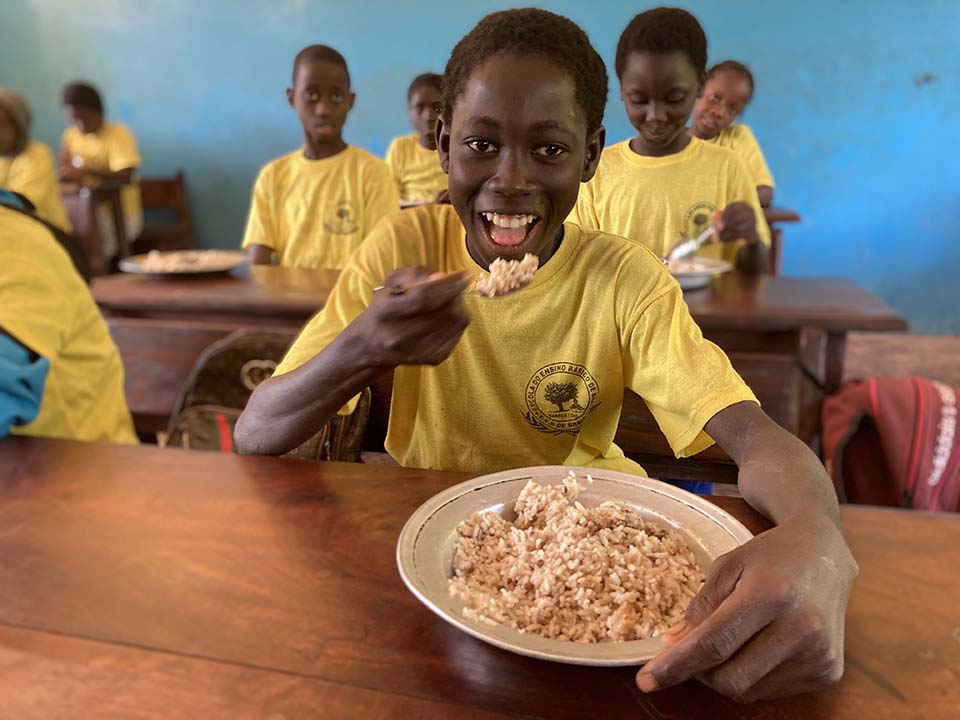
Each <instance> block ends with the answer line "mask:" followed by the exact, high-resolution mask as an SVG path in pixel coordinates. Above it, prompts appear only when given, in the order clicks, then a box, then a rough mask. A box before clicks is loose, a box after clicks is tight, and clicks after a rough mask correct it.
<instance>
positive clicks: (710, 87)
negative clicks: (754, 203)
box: [690, 60, 773, 207]
mask: <svg viewBox="0 0 960 720" xmlns="http://www.w3.org/2000/svg"><path fill="white" fill-rule="evenodd" d="M753 90H754V82H753V73H752V72H750V69H749V68H748V67H747V66H746V65H744V64H743V63H740V62H737V61H736V60H724V61H723V62H721V63H717V64H716V65H714V66H713V67H712V68H710V70H708V71H707V82H706V85H705V86H704V88H703V95H701V96H700V98H699V99H698V100H697V103H696V105H694V106H693V118H692V120H691V122H690V132H691V133H693V135H694V136H696V137H698V138H700V139H701V140H706V141H707V142H712V143H715V144H717V145H719V146H720V147H724V148H729V149H730V150H733V151H734V152H735V153H737V155H739V156H740V158H741V159H742V160H743V162H744V163H745V164H746V166H747V170H748V172H749V173H750V177H751V178H752V179H753V183H754V185H756V186H757V196H758V197H759V198H760V205H761V206H763V207H770V204H771V203H772V202H773V175H772V173H771V172H770V168H768V167H767V161H766V160H765V159H764V157H763V152H762V151H761V150H760V144H759V143H758V142H757V139H756V138H755V137H754V136H753V131H752V130H750V127H749V126H748V125H745V124H743V123H738V124H737V125H734V124H733V121H734V120H736V119H737V118H738V117H740V114H741V113H742V112H743V110H744V108H746V107H747V105H748V104H749V102H750V100H752V99H753Z"/></svg>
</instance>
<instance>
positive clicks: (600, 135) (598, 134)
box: [580, 125, 607, 182]
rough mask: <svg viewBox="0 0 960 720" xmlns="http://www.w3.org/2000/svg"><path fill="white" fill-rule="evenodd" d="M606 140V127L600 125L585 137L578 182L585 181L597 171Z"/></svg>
mask: <svg viewBox="0 0 960 720" xmlns="http://www.w3.org/2000/svg"><path fill="white" fill-rule="evenodd" d="M606 141H607V129H606V128H605V127H603V125H601V126H600V127H599V128H597V129H596V130H595V131H594V132H593V134H591V135H589V136H588V137H587V147H586V149H585V151H584V153H583V172H582V173H580V182H587V181H589V180H590V179H591V178H592V177H593V174H594V173H595V172H596V171H597V165H599V164H600V154H601V153H602V152H603V146H604V143H606Z"/></svg>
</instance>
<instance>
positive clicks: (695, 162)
mask: <svg viewBox="0 0 960 720" xmlns="http://www.w3.org/2000/svg"><path fill="white" fill-rule="evenodd" d="M706 62H707V38H706V36H705V35H704V33H703V29H702V28H701V27H700V23H698V22H697V19H696V18H695V17H694V16H693V15H691V14H690V13H688V12H686V11H684V10H678V9H674V8H657V9H654V10H648V11H647V12H644V13H641V14H639V15H637V16H636V17H635V18H633V20H631V21H630V23H629V24H628V25H627V27H626V29H625V30H624V31H623V34H622V35H621V36H620V41H619V43H618V44H617V54H616V69H617V76H618V77H619V79H620V98H621V99H622V100H623V103H624V107H625V108H626V111H627V116H628V117H629V118H630V123H631V124H632V125H633V126H634V128H636V130H637V136H636V137H634V138H631V139H630V140H625V141H623V142H620V143H617V144H616V145H613V146H611V147H608V148H607V149H606V150H604V152H603V157H602V158H601V160H600V167H599V168H598V169H597V173H596V175H595V176H594V178H593V180H592V181H591V182H589V183H587V185H585V186H584V188H583V189H582V191H581V193H580V198H579V200H578V202H577V205H576V209H575V211H574V213H573V214H572V215H571V218H570V219H571V220H573V221H574V222H578V223H580V224H581V225H582V226H583V227H585V228H593V229H599V230H605V231H606V232H610V233H614V234H617V235H622V236H624V237H626V238H629V239H630V240H633V241H634V242H638V243H641V244H643V245H646V246H647V247H649V248H650V249H651V250H653V251H654V252H655V253H657V254H658V255H665V254H666V253H667V252H668V250H669V249H670V248H671V247H673V245H675V244H676V243H678V242H679V241H680V240H681V239H683V238H694V237H697V236H698V235H700V233H701V232H702V231H703V230H706V229H707V228H708V227H710V224H711V223H713V225H714V230H715V234H714V238H715V239H719V240H720V241H721V243H720V244H713V245H707V246H705V247H704V248H703V249H702V250H701V251H700V254H701V255H702V256H707V257H722V258H724V259H726V260H729V261H731V262H734V263H735V264H736V266H737V267H738V268H739V269H740V270H744V271H747V272H764V271H765V270H766V269H767V268H768V267H769V253H768V250H767V248H768V246H769V245H770V231H769V228H768V227H767V224H766V222H765V221H764V218H763V214H762V212H761V209H760V202H759V200H758V198H757V192H756V190H755V189H754V185H753V183H752V181H751V179H750V176H749V174H748V173H747V169H746V167H745V166H744V165H743V162H742V161H741V160H740V159H739V158H738V157H737V156H736V155H735V154H734V153H733V152H732V151H730V150H726V149H724V148H720V147H717V146H715V145H713V144H711V143H705V142H703V141H702V140H699V139H698V138H692V137H690V135H689V134H688V133H687V120H688V119H689V118H690V112H691V111H692V110H693V105H694V102H695V101H696V99H697V97H698V96H699V95H700V92H701V90H702V88H703V77H704V72H705V70H706Z"/></svg>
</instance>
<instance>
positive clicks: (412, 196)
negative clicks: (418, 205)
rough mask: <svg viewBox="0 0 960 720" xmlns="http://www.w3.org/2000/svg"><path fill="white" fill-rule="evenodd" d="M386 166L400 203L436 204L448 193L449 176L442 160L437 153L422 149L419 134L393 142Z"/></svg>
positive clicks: (395, 139) (388, 151)
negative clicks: (446, 191) (433, 201)
mask: <svg viewBox="0 0 960 720" xmlns="http://www.w3.org/2000/svg"><path fill="white" fill-rule="evenodd" d="M387 166H388V167H389V168H390V173H391V174H392V175H393V179H394V181H395V182H396V183H397V190H399V191H400V199H401V200H404V201H410V200H435V199H436V197H437V195H438V194H439V193H440V192H441V191H443V190H446V189H447V174H446V173H445V172H444V171H443V168H442V167H440V156H439V155H437V151H436V150H428V149H427V148H425V147H424V146H423V145H421V144H420V135H419V134H417V133H413V134H412V135H404V136H403V137H398V138H394V139H393V142H391V143H390V147H389V148H387Z"/></svg>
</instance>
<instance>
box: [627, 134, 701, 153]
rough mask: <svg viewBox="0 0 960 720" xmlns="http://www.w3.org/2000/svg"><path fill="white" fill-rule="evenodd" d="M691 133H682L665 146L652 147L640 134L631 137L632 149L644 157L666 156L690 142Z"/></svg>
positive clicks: (678, 150)
mask: <svg viewBox="0 0 960 720" xmlns="http://www.w3.org/2000/svg"><path fill="white" fill-rule="evenodd" d="M690 139H691V137H690V134H689V133H685V132H684V133H680V135H679V136H677V139H676V140H674V141H673V142H672V143H671V144H670V145H668V146H667V147H663V148H650V147H647V144H646V143H645V142H644V141H643V138H641V137H640V136H639V135H638V136H637V137H634V138H631V139H630V149H631V150H632V151H633V152H635V153H636V154H637V155H643V156H644V157H666V156H667V155H676V154H677V153H678V152H680V151H681V150H683V149H684V148H686V147H687V145H689V144H690Z"/></svg>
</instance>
